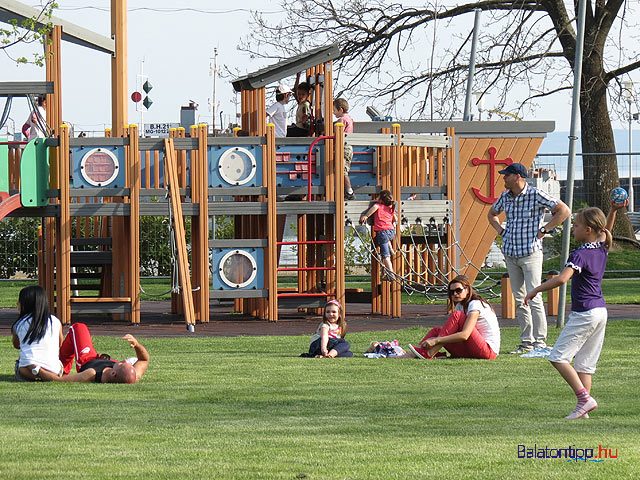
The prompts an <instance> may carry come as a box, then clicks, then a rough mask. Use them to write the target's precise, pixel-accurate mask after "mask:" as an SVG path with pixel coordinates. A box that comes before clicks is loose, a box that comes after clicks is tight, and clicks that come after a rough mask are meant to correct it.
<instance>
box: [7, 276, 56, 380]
mask: <svg viewBox="0 0 640 480" xmlns="http://www.w3.org/2000/svg"><path fill="white" fill-rule="evenodd" d="M18 314H19V315H20V317H19V318H18V319H17V320H16V321H15V322H14V323H13V325H12V326H11V336H12V340H13V346H14V347H15V348H18V349H20V357H19V358H18V360H17V361H16V366H15V374H16V380H31V381H34V380H44V379H46V378H47V377H50V375H45V373H46V372H49V373H51V374H54V375H58V376H61V375H62V363H60V360H59V359H58V353H59V351H60V345H61V344H62V325H61V324H60V320H58V319H57V318H56V317H55V316H54V315H50V314H49V301H48V299H47V292H46V291H45V289H44V288H42V287H39V286H37V285H33V286H30V287H25V288H23V289H22V290H20V295H19V296H18ZM41 370H45V372H41Z"/></svg>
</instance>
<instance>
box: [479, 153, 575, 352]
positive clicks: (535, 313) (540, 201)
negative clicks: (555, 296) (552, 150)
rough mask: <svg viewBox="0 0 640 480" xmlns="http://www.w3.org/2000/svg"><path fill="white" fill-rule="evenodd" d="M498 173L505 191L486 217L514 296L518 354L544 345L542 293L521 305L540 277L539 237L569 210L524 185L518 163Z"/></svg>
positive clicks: (545, 319) (557, 201)
mask: <svg viewBox="0 0 640 480" xmlns="http://www.w3.org/2000/svg"><path fill="white" fill-rule="evenodd" d="M498 173H500V174H501V175H504V186H505V188H506V189H507V190H505V191H504V192H502V194H501V195H500V197H499V198H498V200H496V202H495V203H494V204H493V205H492V206H491V209H490V210H489V214H488V218H489V223H490V224H491V225H492V226H493V228H495V229H496V231H497V232H498V234H499V235H502V253H504V257H505V262H506V264H507V272H508V273H509V281H510V282H511V289H512V290H513V294H514V296H515V299H516V317H517V319H518V323H519V324H520V345H519V346H518V347H516V349H515V350H513V351H512V352H510V353H513V354H521V353H526V352H530V351H532V350H534V349H542V348H546V346H547V344H546V341H547V317H546V315H545V313H544V303H543V302H542V295H536V297H535V298H534V299H533V300H531V301H530V302H529V305H525V303H524V298H525V296H526V295H527V292H530V291H531V290H533V289H534V288H536V287H537V286H538V285H540V283H541V280H542V239H543V238H544V236H545V235H546V234H547V233H549V232H550V231H551V230H553V229H554V228H555V227H557V226H558V225H560V224H561V223H562V222H564V221H565V219H566V218H567V217H569V215H570V214H571V210H570V209H569V207H567V205H565V204H564V203H563V202H562V201H560V200H558V199H556V198H553V197H552V196H550V195H549V194H548V193H546V192H544V191H542V190H539V189H537V188H535V187H532V186H531V185H528V184H527V180H526V179H527V176H528V172H527V169H526V167H525V166H524V165H522V164H521V163H512V164H511V165H509V166H508V167H507V168H505V169H504V170H500V171H499V172H498ZM547 209H548V210H551V215H552V216H551V220H550V221H549V223H547V224H546V225H543V219H544V212H545V210H547ZM502 212H505V213H506V216H507V218H506V221H507V226H506V228H504V229H503V228H502V226H501V224H500V220H499V218H498V215H499V214H500V213H502Z"/></svg>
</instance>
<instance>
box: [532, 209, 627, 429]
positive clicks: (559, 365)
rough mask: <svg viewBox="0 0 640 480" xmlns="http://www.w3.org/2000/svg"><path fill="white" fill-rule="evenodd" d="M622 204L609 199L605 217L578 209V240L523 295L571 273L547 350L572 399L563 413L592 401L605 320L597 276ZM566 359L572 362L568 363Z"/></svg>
mask: <svg viewBox="0 0 640 480" xmlns="http://www.w3.org/2000/svg"><path fill="white" fill-rule="evenodd" d="M624 206H625V204H621V205H616V204H615V203H612V205H611V210H610V212H609V215H608V216H607V218H605V216H604V213H602V210H600V209H599V208H595V207H592V208H584V209H582V210H580V211H579V212H578V213H577V214H576V217H575V219H574V223H573V236H574V238H575V239H576V240H577V241H579V242H584V245H582V246H581V247H579V248H577V249H576V250H574V251H573V252H571V255H569V259H568V260H567V264H566V265H565V267H564V270H562V272H561V273H560V275H558V276H557V277H554V278H552V279H550V280H547V281H546V282H544V283H543V284H542V285H540V286H538V287H536V288H534V289H533V290H531V291H530V292H529V293H528V294H527V296H526V297H525V299H524V301H525V303H526V304H528V303H529V301H530V300H531V299H532V298H533V297H535V296H536V295H538V294H539V293H540V292H544V291H545V290H551V289H553V288H556V287H558V286H560V285H562V284H563V283H567V282H568V281H569V280H570V279H571V313H570V314H569V317H568V318H567V323H566V325H565V326H564V328H563V329H562V332H561V333H560V336H559V337H558V340H556V343H555V345H554V347H553V350H551V353H550V354H549V361H550V362H551V364H552V365H553V366H554V367H555V368H556V369H557V370H558V372H560V375H562V378H564V379H565V381H566V382H567V383H568V384H569V386H570V387H571V388H572V389H573V391H574V393H575V394H576V397H577V399H578V404H577V405H576V408H575V409H574V410H573V412H571V413H570V414H569V415H567V416H566V417H565V418H568V419H576V418H589V416H588V413H589V412H590V411H591V410H594V409H596V408H597V407H598V403H597V402H596V401H595V399H594V398H593V397H592V396H591V395H590V393H591V376H592V375H593V374H594V373H595V371H596V363H597V362H598V358H599V357H600V351H601V350H602V343H603V342H604V331H605V327H606V325H607V308H606V305H605V301H604V298H603V296H602V277H603V275H604V269H605V267H606V265H607V256H608V251H609V247H610V246H611V242H612V237H611V228H613V223H614V221H615V218H616V213H617V211H618V210H619V209H620V208H622V207H624ZM572 359H573V360H574V365H575V368H574V367H572V366H571V360H572Z"/></svg>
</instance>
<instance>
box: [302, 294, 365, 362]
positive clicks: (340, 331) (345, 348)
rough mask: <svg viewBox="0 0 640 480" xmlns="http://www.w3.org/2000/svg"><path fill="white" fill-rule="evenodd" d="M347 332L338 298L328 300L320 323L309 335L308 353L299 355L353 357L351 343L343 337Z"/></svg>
mask: <svg viewBox="0 0 640 480" xmlns="http://www.w3.org/2000/svg"><path fill="white" fill-rule="evenodd" d="M346 334H347V321H346V319H345V318H344V313H343V311H342V305H340V302H338V300H329V301H328V302H327V304H326V305H325V306H324V315H323V318H322V323H321V324H320V325H318V328H317V329H316V332H315V333H314V334H313V335H312V336H311V344H310V345H309V353H303V354H302V355H300V356H301V357H314V358H336V357H353V352H351V351H350V350H349V349H350V348H351V344H350V343H349V342H347V341H346V340H345V339H344V336H345V335H346Z"/></svg>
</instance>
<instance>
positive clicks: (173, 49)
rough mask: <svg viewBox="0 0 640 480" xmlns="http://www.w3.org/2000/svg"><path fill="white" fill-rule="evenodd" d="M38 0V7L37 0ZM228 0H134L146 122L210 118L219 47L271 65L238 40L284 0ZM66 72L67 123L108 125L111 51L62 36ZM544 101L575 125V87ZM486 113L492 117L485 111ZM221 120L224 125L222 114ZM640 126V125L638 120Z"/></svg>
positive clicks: (228, 109)
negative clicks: (146, 90) (258, 16)
mask: <svg viewBox="0 0 640 480" xmlns="http://www.w3.org/2000/svg"><path fill="white" fill-rule="evenodd" d="M27 3H28V2H27ZM412 3H415V2H412ZM31 4H32V5H33V6H35V2H32V3H31ZM58 4H59V8H58V9H57V10H56V11H55V13H54V14H55V15H56V16H57V17H60V18H63V19H65V20H67V21H70V22H73V23H76V24H78V25H81V26H83V27H85V28H88V29H90V30H93V31H95V32H96V33H100V34H103V35H106V36H108V35H110V27H109V25H110V16H109V15H110V14H109V11H108V10H109V6H110V1H109V0H91V1H88V0H59V1H58ZM221 5H222V6H221ZM226 5H227V4H226V3H222V2H217V1H216V2H213V1H210V0H209V1H207V0H183V1H181V2H175V1H173V0H154V1H150V0H129V2H128V10H129V13H128V23H129V28H128V48H129V50H128V69H129V75H128V85H129V95H130V94H131V93H133V92H134V91H136V90H139V85H140V83H141V82H139V74H140V71H141V66H142V64H143V62H144V74H145V75H146V78H148V80H149V82H150V83H151V84H152V85H153V90H151V92H150V94H149V97H150V98H151V99H152V101H153V105H152V106H151V108H150V110H149V111H146V112H145V113H144V122H145V123H165V122H169V123H170V122H178V121H179V118H180V107H181V106H182V105H187V104H188V103H189V101H190V100H193V101H195V102H196V103H197V104H198V105H199V108H198V113H199V121H201V122H206V123H209V124H210V123H211V121H212V114H211V112H210V109H209V103H210V101H211V99H212V97H213V76H211V70H212V57H213V50H214V48H216V49H217V51H218V64H219V67H220V68H222V66H223V65H226V66H228V67H229V68H231V69H234V70H237V72H238V75H242V74H244V73H248V72H252V71H255V70H258V69H259V68H262V67H264V66H266V65H268V62H265V61H264V60H261V59H252V58H250V57H249V56H248V54H245V53H243V52H240V51H238V49H237V45H238V43H239V41H240V39H241V38H243V37H245V36H247V35H250V33H251V32H250V26H249V19H250V13H249V11H250V10H252V9H260V10H261V11H262V12H263V13H264V14H265V15H266V16H267V18H269V19H273V20H274V21H277V20H279V19H280V18H281V17H282V10H281V7H280V6H279V2H277V1H273V0H261V1H258V0H238V1H236V2H234V3H233V4H232V5H229V7H228V8H225V6H226ZM283 41H285V40H283ZM36 50H37V46H35V45H31V46H28V47H27V46H25V47H22V48H21V49H18V50H15V52H12V53H14V54H15V55H23V54H24V55H27V56H29V55H30V52H31V51H36ZM62 72H63V73H62V99H63V100H62V101H63V119H64V120H65V122H67V123H69V124H71V125H73V127H74V131H75V132H76V133H78V132H79V131H81V130H85V131H89V132H92V131H96V132H100V131H103V130H104V128H105V127H109V126H110V122H111V99H110V95H111V93H110V58H109V56H108V55H106V54H103V53H98V52H95V51H93V50H88V49H85V48H82V47H78V46H76V45H73V44H69V43H66V42H63V46H62ZM44 76H45V72H44V68H38V67H33V66H26V65H21V66H15V63H13V62H12V61H11V60H10V59H9V58H7V57H6V56H5V55H4V54H2V53H1V52H0V81H14V80H44ZM230 80H231V78H229V77H227V78H218V80H217V86H216V87H217V88H216V94H217V95H216V96H217V100H218V102H219V108H218V113H219V112H220V111H222V112H223V117H224V123H225V126H226V124H227V123H228V122H229V121H232V120H233V119H234V117H235V112H236V105H235V103H234V100H236V98H237V97H236V95H235V94H234V92H233V88H232V86H231V83H230ZM638 80H639V81H640V78H638ZM291 83H292V81H291ZM463 94H464V92H461V95H463ZM491 100H492V98H491V94H490V93H489V95H488V98H487V99H486V101H485V109H486V110H490V109H491V108H492V104H491ZM270 101H271V98H270V97H268V98H267V103H270ZM540 103H541V107H540V108H539V110H538V111H537V112H536V113H535V114H533V115H531V116H530V117H528V118H525V120H554V121H555V122H556V131H568V130H569V126H570V113H571V96H570V92H565V93H562V94H558V95H555V96H553V97H552V98H549V99H548V100H543V101H542V102H540ZM28 112H29V111H28V107H27V104H26V100H24V99H16V100H15V101H14V107H13V110H12V114H11V117H12V121H13V122H14V123H15V125H16V129H17V130H19V128H20V126H21V125H22V123H24V121H25V119H26V117H27V115H28ZM352 116H353V117H354V119H355V120H356V121H362V120H368V119H369V118H368V117H367V115H366V114H365V112H364V106H362V107H361V108H358V109H355V110H354V111H353V112H352ZM483 119H486V113H485V118H483ZM494 119H495V118H494ZM129 122H130V123H138V122H140V113H138V112H136V108H135V104H134V103H133V102H132V101H129ZM216 123H217V125H218V126H219V124H220V122H219V115H218V118H217V119H216ZM635 126H636V128H640V125H638V124H637V123H636V124H635ZM9 128H11V122H9ZM614 128H619V129H626V128H627V124H626V123H624V122H617V123H615V124H614ZM3 132H4V130H3ZM90 134H91V133H90ZM638 147H640V144H639V145H638Z"/></svg>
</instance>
